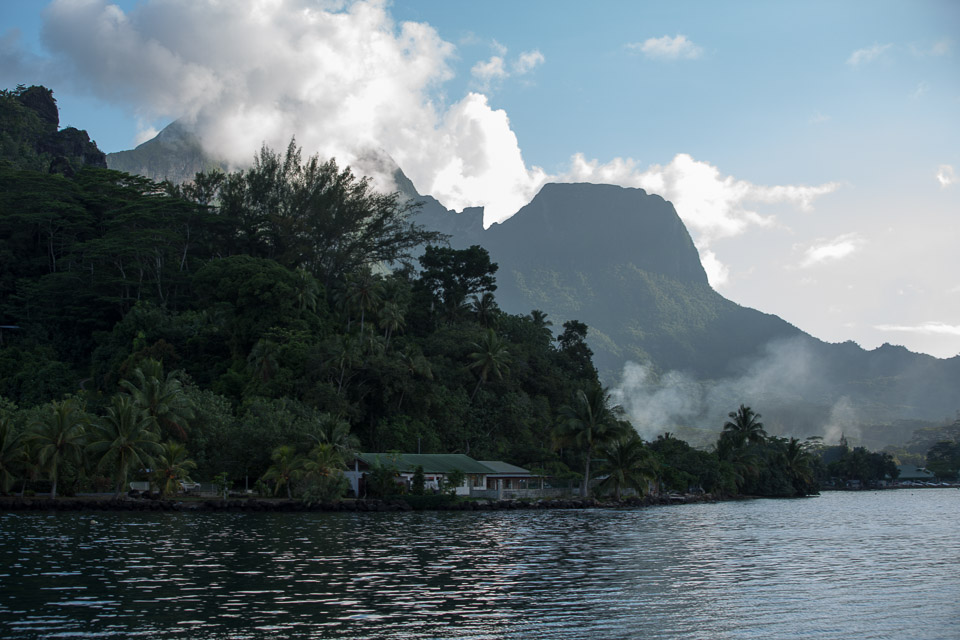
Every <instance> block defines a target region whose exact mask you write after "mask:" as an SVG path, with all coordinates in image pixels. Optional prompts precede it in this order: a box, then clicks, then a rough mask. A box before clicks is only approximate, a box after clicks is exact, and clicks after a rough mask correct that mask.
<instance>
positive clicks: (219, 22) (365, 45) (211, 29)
mask: <svg viewBox="0 0 960 640" xmlns="http://www.w3.org/2000/svg"><path fill="white" fill-rule="evenodd" d="M325 7H326V8H325ZM43 37H44V41H45V43H46V46H47V47H48V48H49V49H50V50H51V51H52V52H53V55H54V58H53V59H52V60H46V61H44V60H35V59H30V58H29V56H27V55H26V54H19V55H18V53H17V52H18V51H19V49H18V48H17V47H18V45H17V42H16V38H15V34H12V35H11V34H7V35H5V36H4V40H3V43H2V44H3V46H2V53H3V59H4V60H11V61H15V62H16V63H17V64H18V65H20V66H30V65H33V66H34V67H36V66H38V65H41V64H45V65H48V66H49V65H50V64H51V63H55V65H54V66H58V67H62V68H63V69H64V77H72V78H74V79H75V82H76V83H77V85H78V87H83V88H85V89H86V90H88V91H90V92H92V93H93V94H94V95H95V96H97V97H98V98H100V99H103V100H106V101H109V102H112V103H114V104H119V105H125V106H127V107H128V108H130V109H131V110H133V111H134V113H135V115H136V116H137V117H138V118H139V120H140V121H141V123H142V126H141V129H142V132H141V136H139V138H144V137H146V136H147V135H149V134H150V133H152V132H153V129H152V123H154V122H156V121H158V120H159V119H174V118H180V119H182V121H183V122H184V123H185V124H187V125H188V126H192V127H193V128H194V131H195V132H196V133H197V134H198V136H199V137H200V138H201V141H202V143H203V144H204V146H205V148H206V149H207V150H208V151H209V152H211V153H212V154H214V155H216V156H219V157H221V158H223V159H225V160H227V161H228V162H230V163H232V164H233V165H234V166H243V165H245V164H247V163H249V162H250V161H251V159H252V157H253V154H254V152H255V151H256V150H257V149H259V147H260V145H261V144H263V143H266V144H267V145H269V146H271V147H273V148H275V149H282V148H284V147H285V146H286V144H287V143H288V142H289V140H290V138H291V137H293V136H294V135H295V136H296V138H297V142H298V143H299V144H300V145H301V146H303V147H304V149H305V151H306V152H307V153H311V154H312V153H319V154H320V156H321V157H336V158H337V159H338V161H339V162H340V163H341V164H350V165H352V166H354V168H355V169H356V170H357V171H358V172H361V173H367V172H371V173H374V177H375V178H379V182H378V183H377V184H379V185H380V186H382V187H386V188H390V187H391V186H392V184H391V178H390V176H389V175H379V176H378V175H377V174H376V173H375V172H376V171H377V170H378V168H379V167H382V166H383V165H384V163H382V162H380V163H379V164H378V163H367V164H365V159H369V158H370V157H375V156H376V153H371V151H374V152H383V153H386V154H388V155H389V156H390V157H392V158H393V159H394V160H395V161H396V162H397V164H398V165H399V166H400V167H402V168H403V170H404V172H405V173H406V174H407V176H408V177H409V178H410V179H411V180H412V181H413V183H414V184H415V185H416V186H417V188H418V189H419V190H420V191H421V192H423V193H429V194H430V195H433V196H434V197H436V198H437V199H438V200H439V201H440V202H442V203H443V204H444V205H445V206H446V207H448V208H451V209H457V210H461V209H463V208H465V207H471V206H484V207H485V213H484V220H485V224H487V225H489V224H492V223H494V222H499V221H502V220H504V219H506V218H508V217H510V216H511V215H513V214H514V213H515V212H516V211H517V210H519V209H520V208H521V207H522V206H523V205H525V204H526V203H528V202H529V201H530V200H531V199H532V198H533V196H534V195H536V193H537V191H538V190H539V189H540V187H541V186H543V184H544V183H546V182H550V181H554V182H558V181H567V182H570V181H590V182H606V183H612V184H619V185H623V186H637V187H642V188H644V189H646V190H648V191H651V192H654V193H657V194H660V195H662V196H663V197H664V198H666V199H668V200H671V201H672V202H673V203H674V205H675V206H676V209H677V212H678V213H679V215H680V217H681V218H682V219H683V221H684V222H685V223H686V224H687V225H688V227H689V228H690V230H691V234H692V235H693V237H694V240H695V242H696V243H697V246H698V248H699V249H700V252H701V258H702V260H703V262H704V265H705V267H706V268H707V271H708V275H709V277H710V280H711V282H712V283H713V284H714V285H721V284H723V283H724V281H725V280H726V278H727V274H728V271H727V269H726V267H725V266H724V265H723V264H722V263H721V262H720V261H719V259H718V258H717V256H716V255H715V254H714V252H713V249H712V243H713V242H715V241H716V240H718V239H720V238H724V237H730V236H734V235H738V234H741V233H743V232H745V231H746V230H747V229H749V228H752V227H763V226H769V225H771V224H772V223H773V218H772V217H771V216H769V215H764V214H762V213H761V212H760V211H759V210H758V209H757V207H758V206H761V207H762V206H764V205H770V204H776V203H784V204H788V205H792V206H794V207H796V208H798V209H800V210H806V209H809V208H810V207H811V204H812V202H813V201H814V200H815V199H816V198H818V197H820V196H821V195H824V194H826V193H830V192H831V191H833V190H835V189H836V188H837V187H838V185H837V184H834V183H829V184H824V185H819V186H803V185H799V186H797V185H781V186H763V185H757V184H753V183H751V182H749V181H746V180H741V179H736V178H734V177H733V176H729V175H723V174H722V173H721V172H720V170H719V169H718V168H717V167H715V166H713V165H711V164H709V163H707V162H702V161H698V160H695V159H694V158H692V157H691V156H689V155H687V154H682V153H681V154H678V155H676V156H675V157H674V158H673V159H672V160H671V161H670V162H669V163H668V164H664V165H659V164H656V165H652V166H650V167H647V168H640V167H639V166H638V165H637V163H636V162H635V161H634V160H631V159H629V158H627V159H620V158H617V159H614V160H613V161H610V162H606V163H601V162H600V161H598V160H588V159H586V158H585V157H583V156H582V155H580V154H574V155H573V156H572V157H571V158H570V162H569V168H568V169H567V170H565V171H563V170H561V171H560V172H558V173H557V174H554V175H550V174H548V173H546V172H545V171H544V170H543V169H541V168H539V167H536V166H528V165H527V163H526V162H525V161H524V158H523V154H522V151H521V147H520V144H519V141H518V139H517V136H516V134H515V133H514V131H513V130H512V128H511V125H510V120H509V117H508V115H507V113H506V112H505V111H503V110H501V109H496V108H494V107H492V106H491V105H490V102H489V99H488V97H487V96H486V95H484V93H482V92H469V93H467V94H466V95H464V96H463V97H460V98H459V99H456V100H455V101H452V102H448V100H447V98H446V96H445V94H444V93H443V88H444V86H445V83H447V81H449V80H450V79H452V78H453V70H452V67H451V64H452V61H453V60H454V59H455V58H456V56H457V55H458V54H457V51H456V47H455V46H454V45H453V44H451V43H449V42H447V41H445V40H444V39H443V38H441V36H440V35H439V34H438V33H437V32H436V30H435V29H433V28H432V27H431V26H429V25H428V24H425V23H417V22H402V23H399V24H397V23H395V22H394V21H393V19H392V18H391V16H390V14H389V12H388V10H387V8H386V4H385V3H384V2H380V1H377V0H360V1H357V2H351V3H346V4H344V3H339V2H331V3H329V4H326V5H324V4H322V3H318V2H316V0H270V1H266V2H256V3H234V2H220V1H216V0H144V1H143V2H141V3H139V4H137V5H136V7H135V8H134V9H132V10H131V11H130V12H129V13H124V12H123V11H122V10H121V9H120V8H118V7H117V6H116V5H112V4H109V3H108V1H107V0H55V1H54V2H53V3H52V4H51V5H50V6H49V7H48V8H47V10H46V11H45V23H44V30H43ZM493 47H494V55H492V56H491V57H490V58H489V59H487V60H479V61H477V62H476V63H475V64H474V65H473V66H472V70H471V72H472V75H473V77H474V79H475V80H476V81H477V82H479V83H480V84H481V85H482V86H485V87H489V86H490V85H492V84H494V83H498V82H502V81H504V80H505V79H507V78H510V77H516V76H526V75H528V74H531V73H534V72H535V71H536V69H538V68H539V67H540V66H541V65H543V64H545V63H546V57H545V56H544V55H543V54H542V53H541V52H540V51H539V50H537V49H530V50H527V51H524V52H522V53H520V54H519V55H517V56H516V57H510V56H509V55H508V51H507V49H506V47H504V46H502V45H499V44H498V43H496V42H494V43H493ZM637 48H638V50H640V51H641V52H643V53H644V54H645V55H650V56H656V57H664V58H695V57H697V56H699V55H700V54H701V51H702V50H701V49H700V48H699V47H698V46H696V45H695V44H693V43H692V42H691V41H689V40H688V39H687V38H686V37H685V36H682V35H677V36H675V37H672V38H671V37H669V36H664V37H663V38H652V39H650V40H647V41H645V42H643V43H638V45H637ZM863 55H864V56H865V55H866V54H863Z"/></svg>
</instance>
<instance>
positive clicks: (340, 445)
mask: <svg viewBox="0 0 960 640" xmlns="http://www.w3.org/2000/svg"><path fill="white" fill-rule="evenodd" d="M310 438H311V439H312V440H314V441H315V442H316V444H318V445H319V444H328V445H330V446H332V447H333V449H334V450H335V451H336V452H337V453H339V454H340V455H341V457H342V458H343V459H344V460H347V459H348V458H351V457H352V456H354V455H355V454H356V453H357V452H358V451H359V450H360V440H359V438H357V436H355V435H353V434H352V433H350V423H349V422H347V421H346V420H344V419H343V418H340V417H339V416H334V415H332V414H329V413H321V414H320V415H319V417H318V419H317V421H316V423H315V429H314V431H313V432H312V433H311V434H310Z"/></svg>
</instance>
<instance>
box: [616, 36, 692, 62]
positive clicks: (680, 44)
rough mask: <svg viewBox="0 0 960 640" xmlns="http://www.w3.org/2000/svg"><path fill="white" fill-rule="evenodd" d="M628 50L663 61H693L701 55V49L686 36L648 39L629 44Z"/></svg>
mask: <svg viewBox="0 0 960 640" xmlns="http://www.w3.org/2000/svg"><path fill="white" fill-rule="evenodd" d="M627 48H628V49H632V50H634V51H639V52H640V53H642V54H643V55H645V56H646V57H648V58H659V59H663V60H693V59H695V58H699V57H700V56H701V55H702V54H703V49H702V48H701V47H699V46H697V45H695V44H694V43H693V42H691V41H690V40H688V39H687V36H684V35H679V34H678V35H676V36H674V37H672V38H671V37H670V36H663V37H660V38H648V39H646V40H644V41H643V42H631V43H629V44H628V45H627Z"/></svg>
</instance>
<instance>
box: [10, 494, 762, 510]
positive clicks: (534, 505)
mask: <svg viewBox="0 0 960 640" xmlns="http://www.w3.org/2000/svg"><path fill="white" fill-rule="evenodd" d="M749 499H752V498H751V497H749V496H737V497H735V498H719V497H716V496H712V495H710V494H699V495H697V494H671V495H666V496H659V497H652V496H646V497H644V498H628V499H625V500H620V501H619V502H617V501H614V500H597V499H595V498H567V499H563V498H561V499H550V500H462V501H451V502H447V503H441V504H434V505H423V504H411V503H410V502H408V501H406V500H404V499H403V498H394V499H388V500H373V499H370V500H339V501H336V502H327V503H317V504H311V505H307V504H304V503H303V502H301V501H299V500H288V499H269V498H243V499H227V500H217V499H208V500H161V499H159V498H128V497H125V498H121V499H119V500H115V499H113V498H112V497H111V498H88V497H79V498H77V497H61V498H57V499H56V500H51V499H50V498H46V497H39V498H38V497H33V498H16V497H14V498H10V497H0V512H6V511H10V512H23V511H28V512H42V511H48V512H71V511H72V512H88V511H114V512H148V511H163V512H181V513H185V512H203V513H214V512H221V513H222V512H229V513H335V512H349V513H389V512H402V511H511V510H524V511H539V510H558V509H561V510H569V509H631V508H633V509H637V508H643V507H654V506H667V505H674V504H695V503H702V502H709V503H714V502H729V501H737V500H749Z"/></svg>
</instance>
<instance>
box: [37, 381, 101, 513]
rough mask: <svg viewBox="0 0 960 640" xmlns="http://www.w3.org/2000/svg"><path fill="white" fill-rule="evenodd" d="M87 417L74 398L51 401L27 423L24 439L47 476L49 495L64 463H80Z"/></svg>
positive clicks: (52, 492)
mask: <svg viewBox="0 0 960 640" xmlns="http://www.w3.org/2000/svg"><path fill="white" fill-rule="evenodd" d="M88 424H90V419H89V416H87V414H86V412H85V411H84V410H83V406H82V405H81V404H80V403H79V402H78V401H77V399H76V398H67V399H65V400H61V401H60V402H57V401H53V402H50V403H49V404H47V405H46V406H45V407H44V408H43V409H42V411H41V414H40V418H39V419H38V420H36V421H35V422H33V423H32V424H31V425H30V428H31V432H30V434H29V435H28V436H27V439H28V440H29V442H30V443H31V444H33V445H34V446H35V447H36V450H35V451H36V456H37V462H38V463H39V465H40V468H41V469H43V470H44V471H46V472H47V474H48V475H49V477H50V482H51V488H50V497H51V498H52V499H56V497H57V481H58V480H59V479H60V469H61V465H62V464H63V463H64V462H72V463H75V464H80V461H81V459H82V454H83V444H84V438H85V436H86V427H87V425H88Z"/></svg>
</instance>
